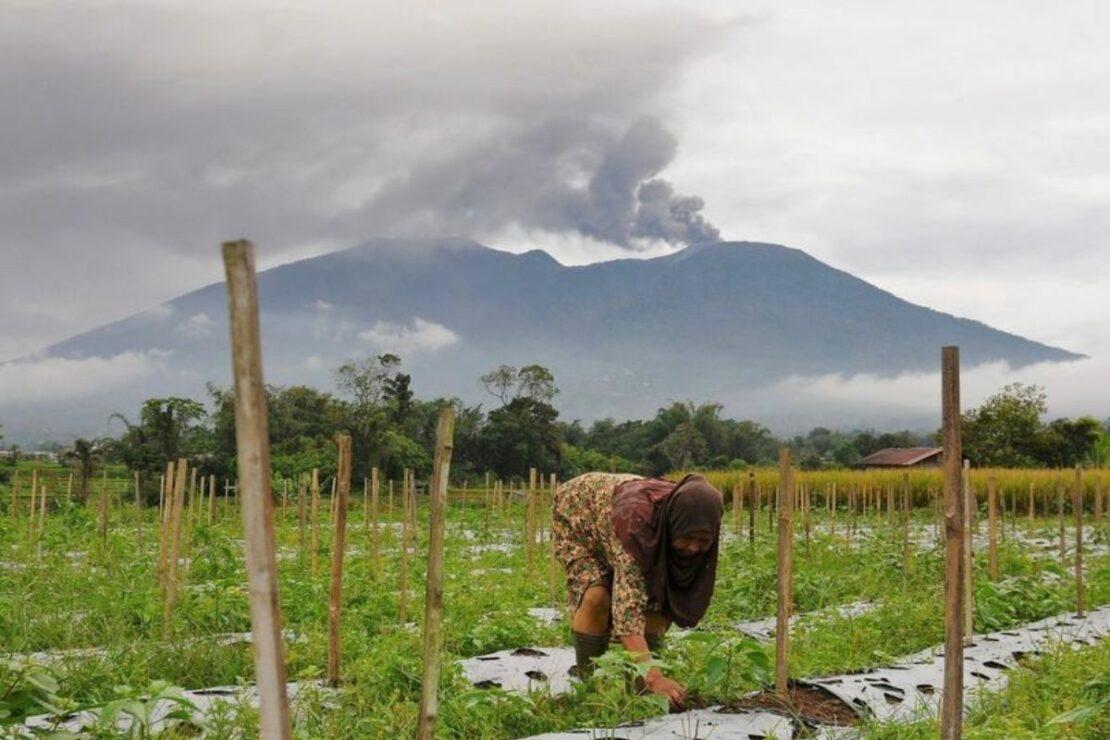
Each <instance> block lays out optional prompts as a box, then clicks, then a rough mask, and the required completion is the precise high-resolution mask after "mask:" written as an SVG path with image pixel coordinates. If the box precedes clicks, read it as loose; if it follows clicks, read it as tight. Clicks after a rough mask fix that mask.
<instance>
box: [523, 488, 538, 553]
mask: <svg viewBox="0 0 1110 740" xmlns="http://www.w3.org/2000/svg"><path fill="white" fill-rule="evenodd" d="M535 546H536V469H535V468H529V469H528V505H527V507H525V525H524V548H525V552H526V553H527V555H528V570H529V571H531V570H532V561H533V560H534V559H535V553H534V552H533V550H534V549H535Z"/></svg>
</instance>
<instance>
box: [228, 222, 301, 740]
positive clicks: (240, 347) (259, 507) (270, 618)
mask: <svg viewBox="0 0 1110 740" xmlns="http://www.w3.org/2000/svg"><path fill="white" fill-rule="evenodd" d="M224 266H225V268H226V271H227V287H228V310H229V313H230V316H231V320H230V324H231V350H232V352H231V354H232V367H233V371H234V372H233V374H234V378H235V440H236V449H237V451H238V461H239V485H238V486H236V488H239V489H242V491H243V498H242V501H243V507H242V509H243V537H244V540H245V542H246V565H247V583H248V585H249V586H250V607H251V633H252V636H253V641H252V642H253V645H254V659H255V660H254V662H255V675H256V681H257V684H258V695H259V726H260V727H259V729H260V736H261V737H263V738H267V740H287V739H288V738H289V737H290V731H289V706H288V702H287V699H286V695H285V649H284V646H283V645H282V634H281V604H280V601H279V596H278V582H277V561H276V558H275V557H274V514H273V499H272V495H271V493H270V443H269V439H270V436H269V429H268V426H269V424H268V420H267V417H266V396H265V390H264V388H265V386H264V385H263V381H262V343H261V340H260V337H259V328H258V288H257V284H256V282H255V277H254V247H253V246H252V245H251V243H250V242H247V241H240V242H229V243H227V244H225V245H224Z"/></svg>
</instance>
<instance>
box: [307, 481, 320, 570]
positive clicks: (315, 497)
mask: <svg viewBox="0 0 1110 740" xmlns="http://www.w3.org/2000/svg"><path fill="white" fill-rule="evenodd" d="M309 524H310V525H311V528H312V545H311V547H310V550H309V554H310V555H311V558H312V560H311V562H312V566H311V572H312V575H316V563H317V560H318V559H319V558H318V557H317V555H318V554H319V552H320V471H319V469H317V468H313V469H312V512H311V514H310V515H309Z"/></svg>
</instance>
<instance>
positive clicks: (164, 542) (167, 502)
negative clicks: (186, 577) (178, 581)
mask: <svg viewBox="0 0 1110 740" xmlns="http://www.w3.org/2000/svg"><path fill="white" fill-rule="evenodd" d="M176 479H177V476H176V475H175V471H174V462H173V461H172V460H170V461H169V462H167V463H166V473H165V475H163V476H162V510H161V512H159V514H160V516H159V517H158V588H160V589H162V588H165V586H166V569H167V568H168V567H169V562H168V559H169V537H170V515H171V514H172V512H173V485H174V481H175V480H176Z"/></svg>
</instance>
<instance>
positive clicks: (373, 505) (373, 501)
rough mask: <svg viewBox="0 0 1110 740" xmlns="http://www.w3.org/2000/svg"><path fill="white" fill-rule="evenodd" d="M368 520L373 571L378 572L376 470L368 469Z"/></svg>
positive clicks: (379, 539)
mask: <svg viewBox="0 0 1110 740" xmlns="http://www.w3.org/2000/svg"><path fill="white" fill-rule="evenodd" d="M370 518H371V519H372V520H373V522H372V526H373V529H372V535H371V536H372V538H373V539H372V540H371V550H370V552H371V554H372V555H371V556H372V557H373V563H374V571H375V572H377V570H378V556H379V553H380V552H381V532H380V530H379V528H378V468H377V467H373V468H371V469H370Z"/></svg>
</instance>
